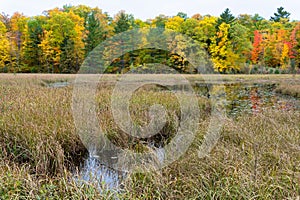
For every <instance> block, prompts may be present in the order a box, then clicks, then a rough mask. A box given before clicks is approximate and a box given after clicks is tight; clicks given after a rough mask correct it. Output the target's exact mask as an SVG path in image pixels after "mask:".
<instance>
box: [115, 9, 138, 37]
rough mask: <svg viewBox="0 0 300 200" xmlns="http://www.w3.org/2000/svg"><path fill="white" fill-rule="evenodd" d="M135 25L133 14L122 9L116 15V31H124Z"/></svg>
mask: <svg viewBox="0 0 300 200" xmlns="http://www.w3.org/2000/svg"><path fill="white" fill-rule="evenodd" d="M133 25H134V18H133V15H129V14H126V13H125V11H120V12H119V13H118V14H117V15H116V17H115V33H116V34H118V33H122V32H124V31H127V30H129V29H130V28H131V27H132V26H133Z"/></svg>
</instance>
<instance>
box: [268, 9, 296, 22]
mask: <svg viewBox="0 0 300 200" xmlns="http://www.w3.org/2000/svg"><path fill="white" fill-rule="evenodd" d="M290 15H291V13H289V12H287V11H285V10H284V8H283V7H279V8H277V12H276V13H274V16H273V17H271V18H270V20H271V21H274V22H279V21H280V19H287V20H288V19H289V16H290Z"/></svg>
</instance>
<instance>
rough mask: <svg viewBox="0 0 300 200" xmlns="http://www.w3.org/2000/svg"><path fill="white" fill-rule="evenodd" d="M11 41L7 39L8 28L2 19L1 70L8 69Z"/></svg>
mask: <svg viewBox="0 0 300 200" xmlns="http://www.w3.org/2000/svg"><path fill="white" fill-rule="evenodd" d="M9 57H10V56H9V41H8V39H7V29H6V27H5V25H4V23H2V22H1V21H0V72H7V71H8V66H7V65H8V63H9V62H10V58H9Z"/></svg>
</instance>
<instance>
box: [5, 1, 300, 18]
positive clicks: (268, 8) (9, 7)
mask: <svg viewBox="0 0 300 200" xmlns="http://www.w3.org/2000/svg"><path fill="white" fill-rule="evenodd" d="M66 4H71V5H79V4H84V5H87V6H91V7H96V6H98V7H99V8H100V9H102V10H103V11H104V12H105V11H106V12H108V13H109V14H110V16H114V15H115V14H116V13H117V12H118V11H120V10H125V11H126V12H127V13H129V14H133V15H134V17H135V18H139V19H142V20H146V19H149V18H154V17H155V16H157V15H159V14H165V15H167V16H173V15H176V14H177V13H178V12H184V13H187V14H188V16H192V15H193V14H196V13H200V14H201V15H205V14H211V15H214V16H219V15H220V14H221V13H222V12H223V11H224V10H225V8H227V7H228V8H229V9H230V10H231V12H232V13H233V14H234V15H235V16H237V15H238V14H245V13H246V14H252V15H253V14H255V13H258V14H259V15H261V16H263V17H264V18H266V19H269V18H270V16H273V13H274V12H276V10H277V8H278V7H280V6H283V7H284V8H285V10H286V11H288V12H290V13H291V16H290V18H291V19H292V20H300V0H181V1H179V0H176V1H171V0H81V1H80V0H73V1H70V0H0V12H1V13H2V12H4V13H6V14H9V15H12V14H13V13H14V12H15V11H19V12H22V13H24V14H25V15H27V16H33V15H40V14H42V12H43V11H44V10H49V9H52V8H54V7H62V6H63V5H66Z"/></svg>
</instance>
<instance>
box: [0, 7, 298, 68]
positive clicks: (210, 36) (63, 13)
mask: <svg viewBox="0 0 300 200" xmlns="http://www.w3.org/2000/svg"><path fill="white" fill-rule="evenodd" d="M289 16H290V13H289V12H287V11H285V10H284V8H282V7H280V8H278V9H277V11H276V12H275V13H274V16H271V17H270V19H264V18H263V17H261V16H260V15H258V14H255V15H253V16H252V15H248V14H240V15H238V16H234V15H232V14H231V12H230V10H229V9H226V10H225V11H224V12H223V13H222V14H221V15H220V16H217V17H216V16H210V15H204V16H202V15H201V14H195V15H193V16H191V17H188V16H187V15H186V14H185V13H182V12H179V13H178V14H177V15H176V16H172V17H170V16H165V15H158V16H156V17H155V18H154V19H149V20H146V21H143V20H140V19H136V18H134V16H133V15H131V14H127V13H126V12H125V11H120V12H119V13H118V14H116V15H115V16H114V17H111V16H110V15H109V14H108V13H105V12H102V10H101V9H99V8H97V7H96V8H91V7H88V6H84V5H79V6H68V5H66V6H64V7H63V8H55V9H52V10H47V11H44V12H43V15H39V16H33V17H27V16H24V15H23V14H21V13H19V12H16V13H14V14H13V15H12V16H9V15H6V14H5V13H2V14H0V72H15V73H29V72H39V73H76V72H77V71H78V70H79V68H80V66H81V64H82V62H83V61H84V59H85V58H86V57H87V56H88V55H89V53H90V52H91V51H92V50H93V49H94V48H95V47H96V46H98V45H99V44H100V43H101V42H103V41H105V40H106V39H107V38H111V37H112V36H114V35H116V34H119V33H122V32H124V31H127V30H131V29H134V28H141V29H144V28H145V29H147V28H155V27H158V28H162V29H165V30H168V29H171V30H174V31H176V32H178V33H181V34H184V35H186V36H188V37H190V38H192V39H193V40H194V41H197V44H198V45H200V47H201V48H203V49H205V50H206V51H207V52H208V54H209V56H210V58H211V60H212V62H213V66H212V67H213V70H214V71H217V72H221V73H258V72H260V73H291V72H293V73H294V72H297V71H299V67H300V22H299V21H290V19H289ZM145 42H147V41H145ZM178 48H182V49H184V48H187V47H186V46H178ZM153 62H158V63H162V64H166V65H168V66H171V67H172V68H174V69H176V70H178V71H180V72H183V73H192V72H194V71H193V70H191V69H190V68H189V67H190V66H189V63H188V62H186V60H185V59H184V58H182V57H181V56H179V55H176V54H174V53H171V52H165V51H162V50H153V49H141V50H138V51H134V52H131V53H129V54H125V55H124V56H121V57H120V58H115V60H114V61H113V62H112V63H111V64H110V66H109V68H108V69H109V72H110V73H115V72H122V71H124V70H125V71H126V70H129V69H131V68H139V67H144V68H147V63H153ZM150 70H151V69H150ZM154 70H155V69H154Z"/></svg>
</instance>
